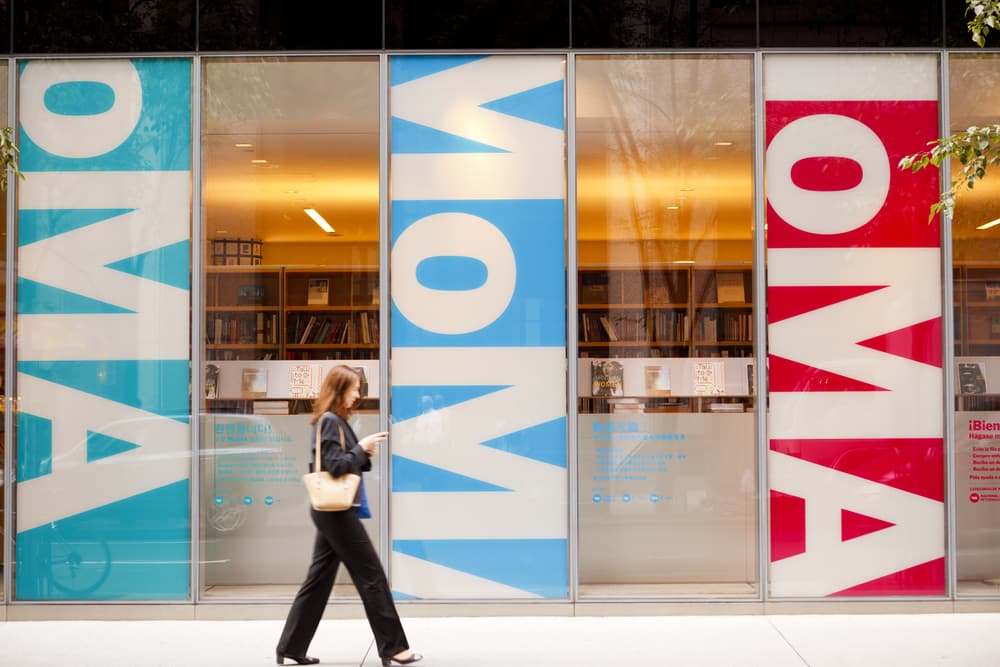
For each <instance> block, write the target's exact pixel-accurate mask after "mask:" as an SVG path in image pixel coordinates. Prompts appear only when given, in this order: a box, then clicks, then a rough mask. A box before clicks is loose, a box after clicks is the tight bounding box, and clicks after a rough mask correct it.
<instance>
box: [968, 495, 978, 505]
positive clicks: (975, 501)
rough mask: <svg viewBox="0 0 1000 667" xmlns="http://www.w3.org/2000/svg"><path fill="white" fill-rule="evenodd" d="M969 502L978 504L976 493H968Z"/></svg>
mask: <svg viewBox="0 0 1000 667" xmlns="http://www.w3.org/2000/svg"><path fill="white" fill-rule="evenodd" d="M969 502H972V503H978V502H979V494H978V493H970V494H969Z"/></svg>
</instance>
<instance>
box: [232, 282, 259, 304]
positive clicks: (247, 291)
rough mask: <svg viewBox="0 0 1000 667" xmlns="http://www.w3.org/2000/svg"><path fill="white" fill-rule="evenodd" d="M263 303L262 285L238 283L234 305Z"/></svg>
mask: <svg viewBox="0 0 1000 667" xmlns="http://www.w3.org/2000/svg"><path fill="white" fill-rule="evenodd" d="M263 303H264V286H263V285H240V286H239V287H238V288H237V289H236V305H238V306H259V305H261V304H263Z"/></svg>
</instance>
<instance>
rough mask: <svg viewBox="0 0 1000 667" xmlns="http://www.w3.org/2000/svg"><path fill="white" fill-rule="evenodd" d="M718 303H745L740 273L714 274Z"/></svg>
mask: <svg viewBox="0 0 1000 667" xmlns="http://www.w3.org/2000/svg"><path fill="white" fill-rule="evenodd" d="M715 292H716V299H717V301H718V303H746V292H745V291H744V285H743V272H742V271H719V272H718V273H716V274H715Z"/></svg>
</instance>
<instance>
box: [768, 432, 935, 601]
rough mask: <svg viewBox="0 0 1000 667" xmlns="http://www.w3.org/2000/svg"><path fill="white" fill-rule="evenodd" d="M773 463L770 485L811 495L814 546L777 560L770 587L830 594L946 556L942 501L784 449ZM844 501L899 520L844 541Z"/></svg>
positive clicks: (809, 539)
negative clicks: (828, 465) (842, 516)
mask: <svg viewBox="0 0 1000 667" xmlns="http://www.w3.org/2000/svg"><path fill="white" fill-rule="evenodd" d="M844 414H850V413H844ZM852 417H853V415H852ZM844 421H848V420H846V419H845V420H844ZM768 469H769V474H770V476H771V479H772V484H771V486H772V488H775V489H779V490H781V491H782V492H783V493H790V494H792V495H795V496H799V497H801V498H805V501H806V503H805V506H806V546H807V548H808V550H807V551H806V552H805V553H802V554H799V555H797V556H792V557H790V558H784V559H782V560H780V561H777V562H774V563H771V594H772V595H776V596H782V595H830V594H833V593H836V592H838V591H842V590H844V589H846V588H850V587H851V586H855V585H857V584H859V583H863V582H866V581H871V580H873V579H877V578H878V577H881V576H884V575H885V574H887V573H889V572H898V571H900V570H905V569H907V568H910V567H914V566H916V565H920V564H921V563H926V562H928V561H931V560H934V559H936V558H941V557H942V556H944V512H942V511H941V509H942V506H941V503H940V501H937V500H932V499H930V498H925V497H924V496H919V495H916V494H913V493H907V492H906V491H900V490H898V489H894V488H892V487H889V486H886V485H884V484H879V483H877V482H870V481H868V480H865V479H862V478H860V477H856V476H854V475H850V474H846V473H843V472H840V471H837V470H834V469H832V468H828V467H826V466H822V465H818V464H815V463H810V462H808V461H803V460H802V459H799V458H796V457H793V456H788V455H786V454H781V453H779V452H773V451H772V452H769V453H768ZM875 498H877V499H878V502H877V503H873V502H872V501H873V499H875ZM841 509H846V510H849V511H851V512H857V513H859V514H865V515H874V517H875V518H877V519H881V520H882V521H888V522H890V523H893V524H895V525H894V526H892V527H889V528H885V529H883V530H879V531H876V532H874V533H870V534H868V535H862V536H861V537H857V538H855V539H852V540H848V541H846V542H844V541H842V539H841Z"/></svg>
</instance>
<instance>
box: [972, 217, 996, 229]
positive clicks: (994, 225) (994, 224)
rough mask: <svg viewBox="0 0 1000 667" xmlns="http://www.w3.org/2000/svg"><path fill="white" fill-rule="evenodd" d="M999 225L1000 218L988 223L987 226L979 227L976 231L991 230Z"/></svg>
mask: <svg viewBox="0 0 1000 667" xmlns="http://www.w3.org/2000/svg"><path fill="white" fill-rule="evenodd" d="M997 225H1000V218H997V219H996V220H992V221H990V222H987V223H986V224H985V225H979V226H978V227H976V229H989V228H990V227H996V226H997Z"/></svg>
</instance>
